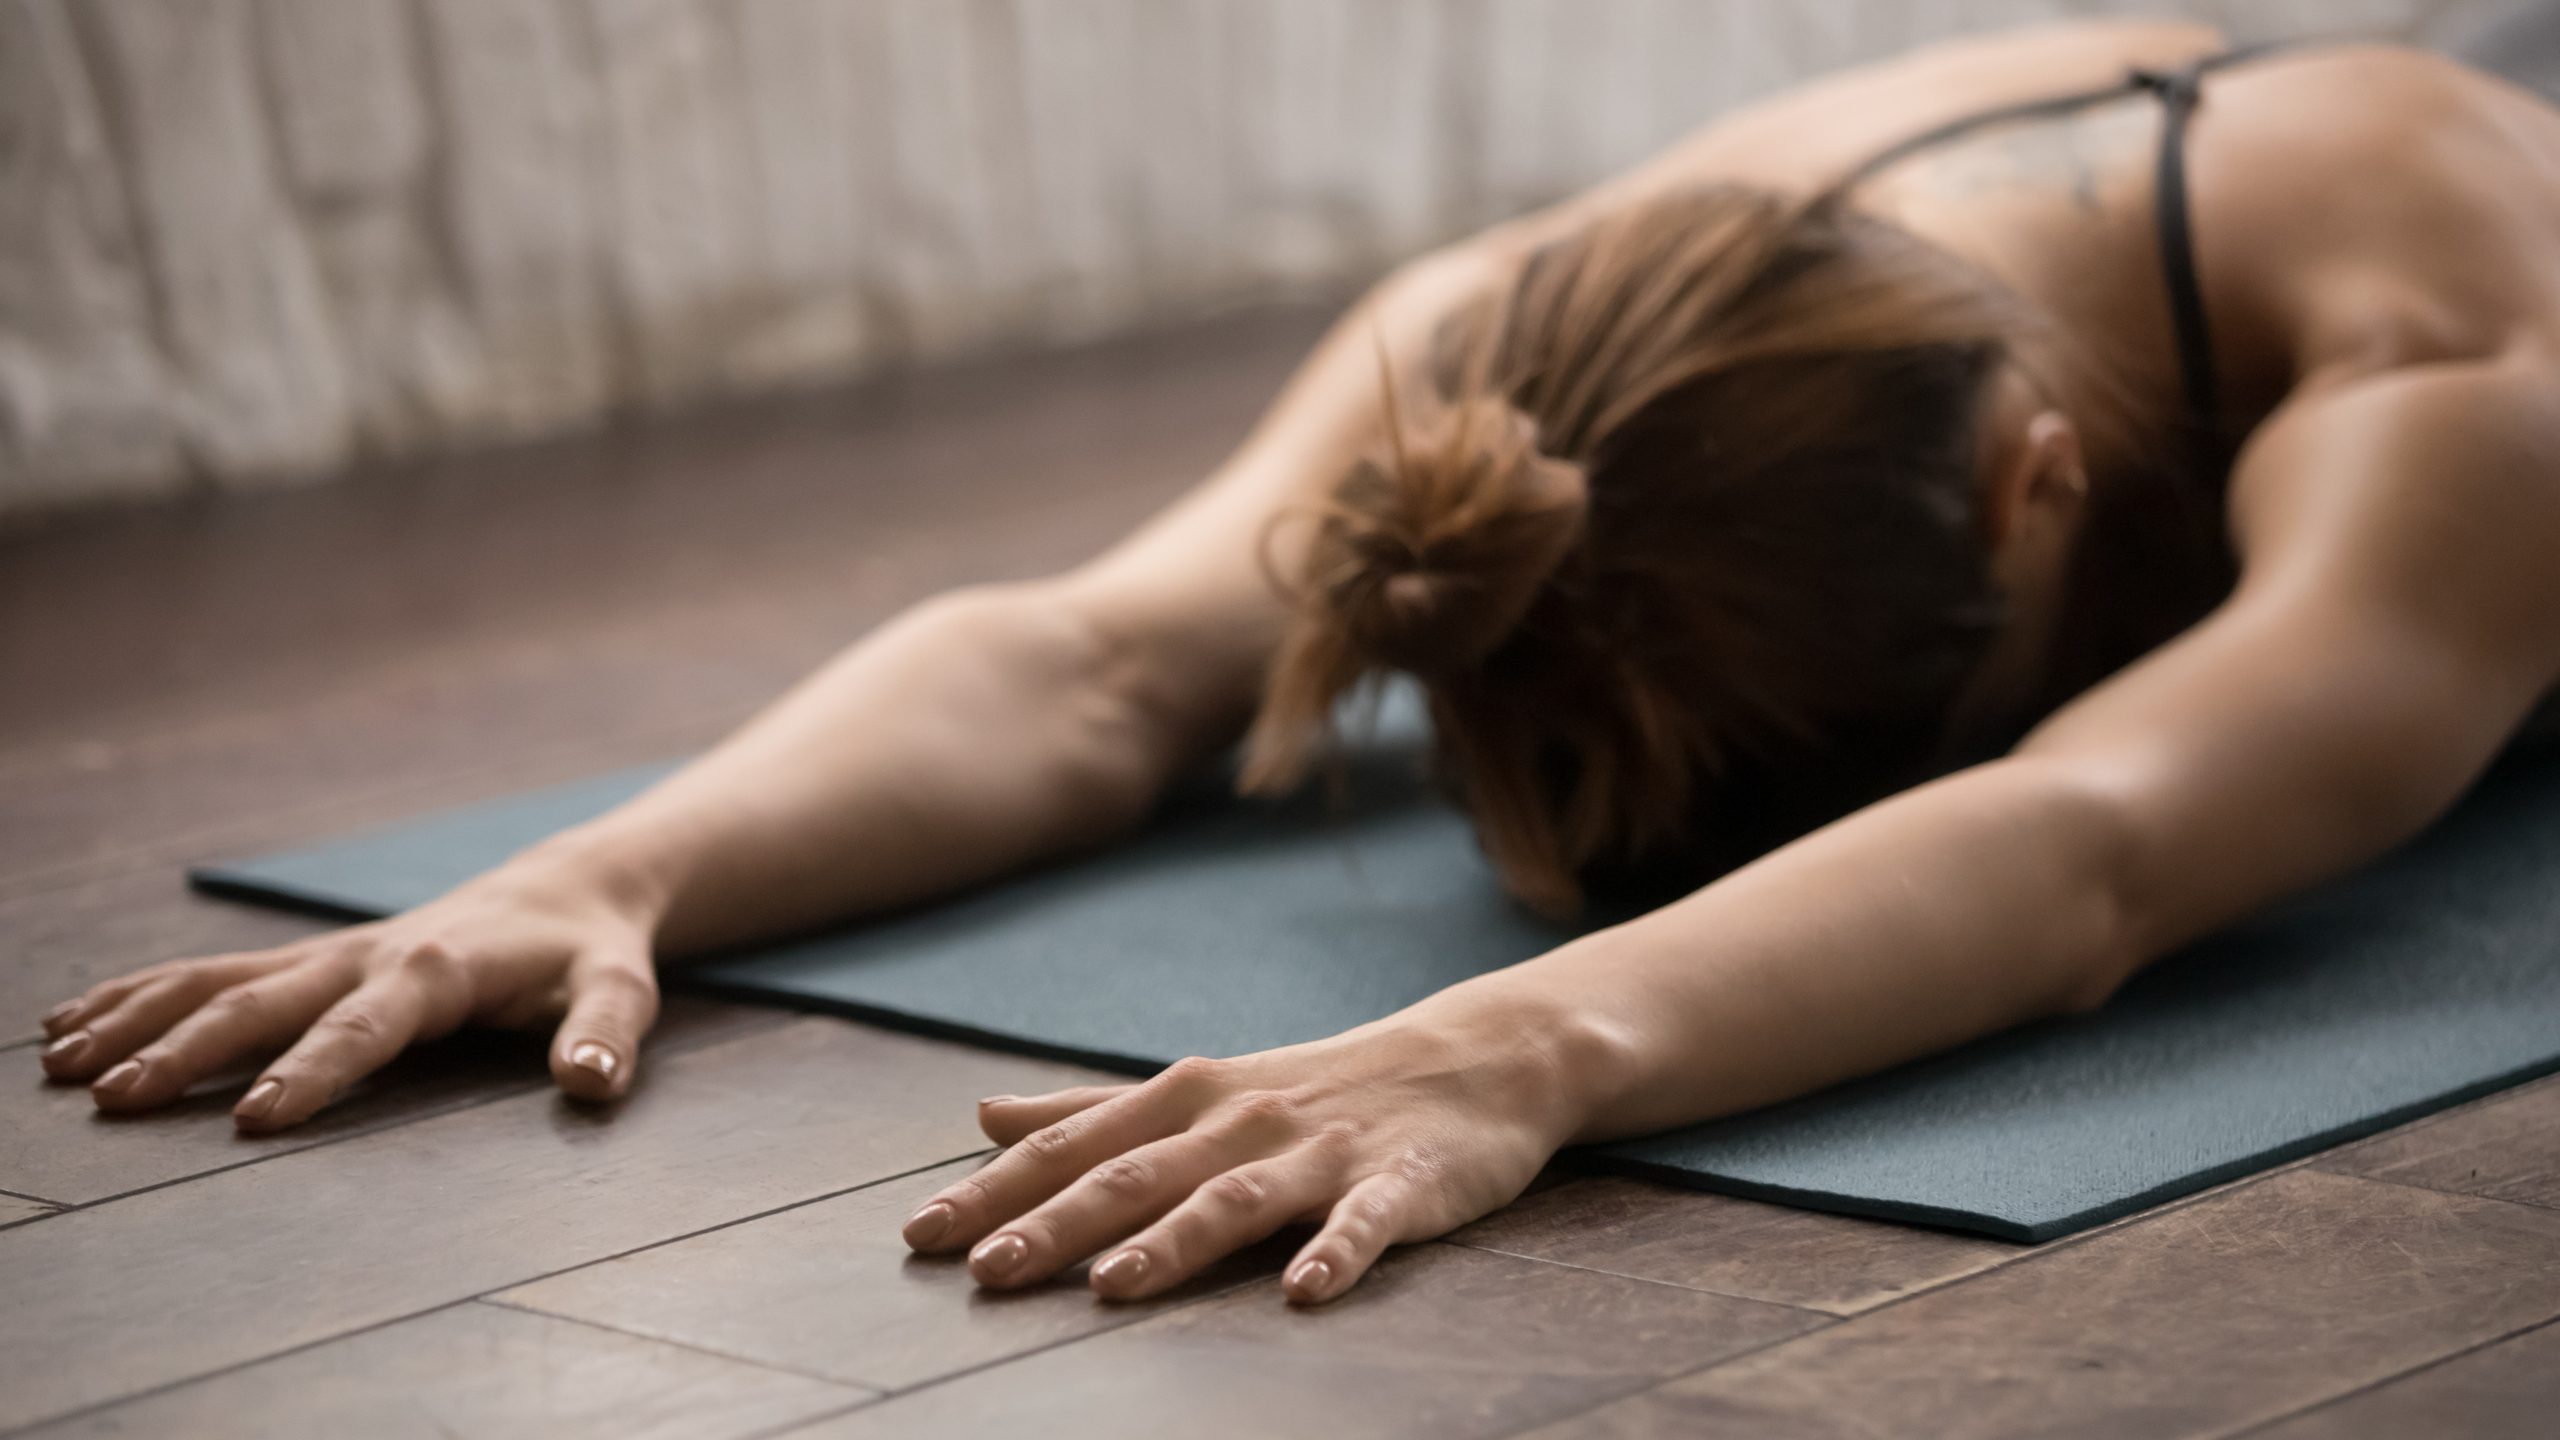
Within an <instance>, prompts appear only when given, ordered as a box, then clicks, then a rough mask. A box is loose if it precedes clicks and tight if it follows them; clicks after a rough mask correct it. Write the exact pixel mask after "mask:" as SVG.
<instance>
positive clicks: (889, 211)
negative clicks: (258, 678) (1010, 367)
mask: <svg viewBox="0 0 2560 1440" xmlns="http://www.w3.org/2000/svg"><path fill="white" fill-rule="evenodd" d="M2164 8H2166V9H2176V10H2180V11H2183V12H2185V13H2192V14H2200V15H2204V16H2207V17H2209V18H2214V19H2218V20H2222V21H2224V22H2225V23H2227V24H2230V25H2232V26H2233V27H2234V28H2236V29H2238V30H2241V31H2243V32H2247V33H2252V34H2269V33H2288V32H2296V31H2305V30H2336V29H2343V28H2353V27H2359V26H2380V27H2384V28H2398V27H2403V26H2408V25H2411V24H2415V23H2417V22H2418V21H2420V20H2421V19H2424V18H2426V17H2429V16H2432V15H2437V14H2438V13H2439V12H2444V11H2447V10H2449V9H2452V8H2456V7H2455V6H2453V5H2452V4H2450V3H2449V0H2191V3H2186V4H2178V3H2176V0H2163V3H2161V4H2153V5H2131V4H2115V3H2106V0H0V511H6V510H18V509H28V508H33V507H38V506H43V505H51V504H59V503H63V502H65V501H68V500H74V499H82V498H89V497H98V496H107V495H114V494H158V493H172V492H176V491H180V490H184V489H190V488H198V487H202V486H207V485H222V486H230V485H246V484H254V483H262V482H270V481H275V480H281V479H293V478H302V477H316V476H324V475H327V474H329V473H331V472H333V471H335V470H337V469H339V468H341V467H343V466H345V465H346V464H348V463H349V462H350V461H353V460H358V459H363V458H368V457H376V456H385V455H398V454H405V453H415V452H419V451H422V450H428V449H433V448H441V447H450V446H457V445H465V444H470V443H474V442H485V441H488V440H492V439H498V438H503V437H510V436H520V435H527V434H533V433H540V432H545V431H551V430H557V429H562V428H567V427H572V426H576V425H580V424H585V423H592V422H594V421H597V420H599V419H601V418H603V417H605V416H608V415H611V414H613V413H616V412H622V411H630V410H645V409H651V408H658V407H664V406H670V405H676V404H681V403H685V402H689V401H694V400H697V399H700V398H703V397H707V396H711V395H715V394H720V393H730V392H738V391H747V390H755V389H759V388H765V387H771V386H777V385H798V384H809V383H818V382H824V381H830V380H837V379H842V378H845V377H849V376H852V375H856V374H860V373H863V372H866V371H869V370H873V369H876V368H878V367H881V366H886V365H896V364H906V363H912V362H915V361H917V360H920V359H931V358H933V357H937V356H943V355H948V354H952V353H955V352H960V351H964V350H972V349H982V348H989V347H995V346H1001V345H1013V344H1023V343H1036V342H1039V341H1044V340H1051V339H1055V338H1058V337H1062V336H1071V335H1078V334H1088V333H1094V332H1098V331H1104V330H1108V329H1111V328H1114V327H1119V326H1125V325H1129V324H1132V323H1140V322H1145V321H1149V320H1153V319H1157V318H1161V317H1164V316H1167V315H1170V314H1178V313H1182V312H1184V311H1186V310H1189V309H1193V308H1197V307H1200V306H1203V305H1210V304H1217V303H1223V302H1229V301H1234V300H1237V299H1241V298H1246V297H1252V296H1257V295H1267V294H1270V293H1273V292H1275V291H1288V290H1304V289H1310V288H1319V287H1320V288H1325V289H1338V288H1341V287H1342V286H1345V285H1347V284H1349V283H1352V282H1353V281H1356V280H1357V279H1359V278H1361V277H1364V276H1366V275H1368V274H1371V273H1374V272H1375V271H1377V270H1379V269H1381V268H1382V267H1384V266H1385V265H1386V264H1388V263H1389V262H1390V261H1392V260H1393V259H1394V258H1395V257H1397V256H1400V255H1403V254H1406V253H1409V252H1411V251H1413V250H1415V249H1417V248H1419V247H1421V246H1423V245H1426V244H1428V243H1430V242H1432V241H1434V240H1437V239H1439V238H1442V237H1445V236H1448V235H1452V234H1455V233H1459V232H1462V231H1464V230H1466V229H1469V228H1471V227H1473V226H1475V225H1478V224H1481V223H1483V222H1484V221H1486V220H1488V219H1490V218H1492V217H1495V216H1497V215H1500V214H1503V213H1505V212H1509V211H1513V210H1516V209H1519V208H1521V207H1523V206H1526V205H1529V204H1532V203H1535V202H1537V201H1539V200H1542V199H1545V198H1548V197H1551V196H1553V195H1556V194H1558V193H1561V192H1563V191H1566V190H1569V189H1571V188H1573V187H1575V186H1577V185H1579V184H1581V183H1583V182H1585V181H1587V180H1589V179H1591V178H1593V177H1595V176H1597V175H1600V174H1602V173H1604V172H1606V171H1608V170H1611V169H1613V168H1615V167H1617V166H1620V165H1622V164H1625V163H1627V162H1629V161H1631V160H1633V159H1635V158H1636V157H1638V156H1640V155H1642V154H1644V153H1645V152H1646V151H1647V150H1649V149H1651V148H1653V147H1654V146H1656V145H1658V144H1660V143H1662V142H1663V141H1665V140H1666V139H1668V138H1670V137H1671V136H1674V135H1676V134H1678V133H1679V132H1681V131H1682V130H1684V129H1686V128H1687V127H1689V126H1691V125H1693V124H1695V123H1697V122H1698V121H1699V120H1701V119H1703V118H1705V117H1707V116H1709V115H1711V114H1713V113H1714V112H1716V111H1717V110H1719V109H1721V108H1723V107H1726V106H1729V105H1732V104H1734V103H1735V102H1737V101H1739V100H1742V99H1745V98H1748V97H1750V96H1752V95H1754V94H1757V93H1760V92H1763V91H1767V90H1770V89H1773V88H1776V87H1778V86H1780V85H1783V84H1785V83H1787V82H1789V81H1790V80H1793V79H1795V78H1798V77H1800V76H1803V75H1805V74H1807V73H1810V72H1814V71H1819V70H1822V69H1826V68H1829V67H1832V66H1836V65H1840V64H1843V63H1846V62H1850V61H1854V60H1858V59H1863V58H1867V57H1871V56H1875V55H1879V54H1883V53H1886V52H1889V51H1892V50H1895V49H1898V48H1900V47H1903V46H1906V45H1909V44H1912V43H1914V42H1916V41H1919V40H1923V39H1927V38H1930V37H1934V36H1941V35H1946V34H1950V33H1954V32H1958V31H1963V30H1969V29H1978V28H1985V27H1989V26H1995V25H2001V24H2008V23H2014V22H2018V21H2023V20H2032V19H2039V18H2049V17H2052V16H2056V15H2064V14H2087V13H2103V12H2125V11H2157V10H2161V9H2164Z"/></svg>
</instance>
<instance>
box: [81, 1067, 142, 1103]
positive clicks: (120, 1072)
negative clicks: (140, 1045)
mask: <svg viewBox="0 0 2560 1440" xmlns="http://www.w3.org/2000/svg"><path fill="white" fill-rule="evenodd" d="M141 1078H142V1062H141V1061H139V1060H127V1061H125V1062H124V1063H122V1064H120V1065H118V1066H116V1067H115V1068H114V1069H112V1070H110V1071H108V1072H107V1073H106V1074H104V1075H101V1076H99V1077H98V1078H97V1079H95V1080H92V1081H90V1082H89V1088H90V1089H92V1090H95V1091H97V1092H98V1093H99V1094H101V1095H121V1094H123V1093H124V1092H126V1091H127V1090H130V1089H132V1088H133V1082H135V1081H136V1080H139V1079H141Z"/></svg>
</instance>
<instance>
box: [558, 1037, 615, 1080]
mask: <svg viewBox="0 0 2560 1440" xmlns="http://www.w3.org/2000/svg"><path fill="white" fill-rule="evenodd" d="M569 1063H570V1064H572V1065H575V1066H577V1067H578V1068H579V1069H581V1070H585V1071H588V1072H590V1073H591V1074H593V1075H594V1076H595V1077H596V1078H597V1079H599V1080H610V1079H612V1078H613V1072H614V1070H615V1069H616V1067H618V1066H620V1065H621V1064H622V1061H621V1060H619V1059H618V1058H616V1057H615V1055H614V1053H613V1052H612V1051H610V1050H607V1049H606V1048H604V1047H603V1046H602V1045H599V1044H597V1043H596V1042H595V1041H593V1040H588V1041H584V1042H581V1043H580V1044H579V1045H578V1046H577V1048H575V1049H573V1050H571V1051H570V1052H569Z"/></svg>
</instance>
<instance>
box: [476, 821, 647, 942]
mask: <svg viewBox="0 0 2560 1440" xmlns="http://www.w3.org/2000/svg"><path fill="white" fill-rule="evenodd" d="M675 859H676V857H675V856H674V855H673V854H672V852H671V851H670V849H669V847H668V846H667V845H666V844H665V843H664V840H663V838H662V837H660V836H658V835H656V834H654V833H652V832H651V831H649V830H647V829H645V828H642V827H639V826H634V825H630V824H623V823H616V821H615V818H614V817H612V816H606V817H604V818H603V819H600V820H595V821H590V822H588V823H587V824H584V825H578V826H573V827H572V828H570V829H567V830H563V831H561V832H560V833H559V834H557V835H553V836H551V837H549V838H547V839H545V840H542V841H540V842H539V843H537V844H535V845H533V846H531V847H530V848H528V849H526V850H524V851H522V852H520V853H519V854H518V855H516V857H515V858H514V859H512V860H509V861H508V862H507V863H506V864H505V865H504V866H503V867H501V868H502V870H503V871H504V872H505V873H507V874H509V875H511V876H513V877H515V878H517V879H519V880H521V881H526V882H529V883H532V884H534V885H537V886H540V887H542V888H545V889H562V890H566V891H568V892H570V893H574V894H579V895H585V896H588V897H591V898H593V899H595V900H597V901H598V902H600V903H602V904H603V905H604V906H605V907H606V908H608V909H610V910H612V911H613V912H614V913H615V914H616V915H618V916H620V917H621V918H623V919H624V920H626V921H628V922H629V923H631V924H633V925H636V926H638V927H639V928H641V929H643V930H646V931H648V932H650V933H651V934H655V933H657V931H658V929H659V928H660V926H661V925H662V924H663V923H664V922H665V920H666V918H667V912H668V910H669V909H670V908H671V907H672V906H673V904H674V902H675V895H676V891H677V887H678V885H679V883H680V879H681V867H680V866H678V865H677V864H676V863H675Z"/></svg>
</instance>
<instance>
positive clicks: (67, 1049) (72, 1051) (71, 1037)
mask: <svg viewBox="0 0 2560 1440" xmlns="http://www.w3.org/2000/svg"><path fill="white" fill-rule="evenodd" d="M89 1038H90V1037H89V1032H88V1031H86V1030H74V1031H72V1032H71V1033H70V1034H68V1035H65V1036H63V1037H62V1038H61V1039H59V1040H56V1041H54V1042H53V1043H52V1044H50V1045H47V1046H46V1047H44V1058H45V1059H47V1060H59V1061H61V1062H62V1063H63V1064H65V1065H77V1064H79V1063H80V1057H81V1056H83V1055H86V1054H88V1053H89Z"/></svg>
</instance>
